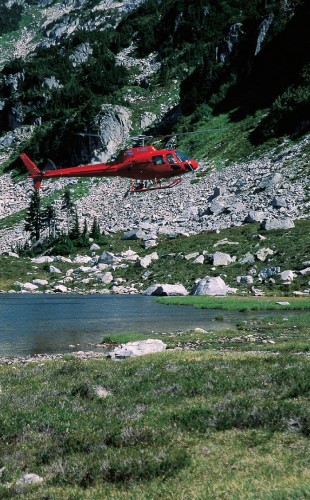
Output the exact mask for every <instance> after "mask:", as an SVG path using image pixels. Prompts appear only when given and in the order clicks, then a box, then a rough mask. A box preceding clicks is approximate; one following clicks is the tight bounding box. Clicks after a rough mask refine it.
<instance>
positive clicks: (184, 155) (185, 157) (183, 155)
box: [175, 150, 190, 161]
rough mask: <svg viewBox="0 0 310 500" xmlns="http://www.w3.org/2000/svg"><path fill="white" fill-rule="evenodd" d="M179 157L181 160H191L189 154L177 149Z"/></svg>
mask: <svg viewBox="0 0 310 500" xmlns="http://www.w3.org/2000/svg"><path fill="white" fill-rule="evenodd" d="M175 154H176V156H177V158H178V159H179V160H180V161H187V160H190V158H189V156H187V155H186V154H184V153H182V151H178V150H177V151H176V152H175Z"/></svg>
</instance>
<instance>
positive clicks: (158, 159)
mask: <svg viewBox="0 0 310 500" xmlns="http://www.w3.org/2000/svg"><path fill="white" fill-rule="evenodd" d="M152 162H153V163H154V165H163V164H164V163H165V160H164V157H163V156H162V155H157V156H152Z"/></svg>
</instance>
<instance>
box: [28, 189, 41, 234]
mask: <svg viewBox="0 0 310 500" xmlns="http://www.w3.org/2000/svg"><path fill="white" fill-rule="evenodd" d="M24 229H25V231H28V232H29V233H30V238H31V239H35V241H38V240H39V239H40V234H41V229H42V219H41V200H40V194H39V191H38V190H37V189H36V190H35V191H34V192H33V193H32V196H31V200H30V204H29V207H28V210H27V215H26V218H25V226H24Z"/></svg>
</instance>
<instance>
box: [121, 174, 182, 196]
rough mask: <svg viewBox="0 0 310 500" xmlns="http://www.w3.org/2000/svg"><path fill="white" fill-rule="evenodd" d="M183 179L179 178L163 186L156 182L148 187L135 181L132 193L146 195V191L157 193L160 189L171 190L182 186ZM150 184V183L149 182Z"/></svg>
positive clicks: (131, 189)
mask: <svg viewBox="0 0 310 500" xmlns="http://www.w3.org/2000/svg"><path fill="white" fill-rule="evenodd" d="M181 181H182V179H180V177H178V178H177V179H173V181H172V182H170V183H169V184H162V183H161V182H160V181H157V180H155V181H154V182H153V183H152V184H150V185H148V184H147V183H146V182H145V183H139V184H137V183H136V182H135V181H132V182H131V187H130V191H129V192H130V193H144V192H146V191H156V190H158V189H171V188H173V187H174V186H177V185H178V184H180V182H181ZM148 182H150V181H148Z"/></svg>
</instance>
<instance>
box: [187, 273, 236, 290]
mask: <svg viewBox="0 0 310 500" xmlns="http://www.w3.org/2000/svg"><path fill="white" fill-rule="evenodd" d="M236 291H237V289H236V288H230V287H229V286H227V285H226V283H225V281H224V280H223V279H222V278H221V277H220V276H216V277H210V276H206V277H205V278H202V279H201V280H199V281H198V282H197V283H196V285H195V286H194V288H193V290H192V293H191V295H227V294H228V293H236Z"/></svg>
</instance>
